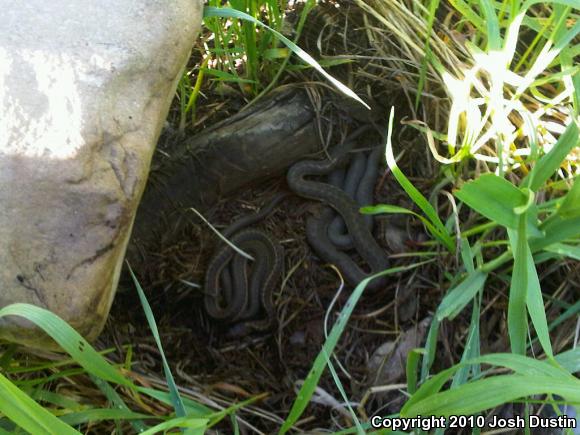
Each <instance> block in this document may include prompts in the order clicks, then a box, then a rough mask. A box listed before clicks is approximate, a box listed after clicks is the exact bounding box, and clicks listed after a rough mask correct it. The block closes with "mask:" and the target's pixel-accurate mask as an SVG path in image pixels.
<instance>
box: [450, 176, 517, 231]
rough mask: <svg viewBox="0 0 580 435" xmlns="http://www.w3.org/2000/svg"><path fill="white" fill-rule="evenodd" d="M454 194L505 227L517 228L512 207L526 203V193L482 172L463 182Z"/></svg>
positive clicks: (499, 178)
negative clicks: (478, 175)
mask: <svg viewBox="0 0 580 435" xmlns="http://www.w3.org/2000/svg"><path fill="white" fill-rule="evenodd" d="M455 196H456V197H457V198H459V199H460V200H461V201H463V202H464V203H465V204H467V205H468V206H469V207H471V208H472V209H473V210H475V211H476V212H478V213H479V214H481V215H483V216H485V217H486V218H488V219H490V220H492V221H494V222H497V223H499V224H500V225H503V226H504V227H507V228H513V229H516V228H518V222H519V216H518V215H517V214H516V213H515V211H514V209H515V208H517V207H521V206H524V205H525V204H527V198H526V195H525V194H524V193H523V192H522V191H521V190H520V189H518V188H517V187H516V186H514V185H513V184H511V183H510V182H509V181H507V180H505V179H503V178H501V177H498V176H497V175H495V174H483V175H481V176H480V177H479V178H477V179H475V180H473V181H469V182H468V183H465V184H464V185H463V186H462V187H461V189H460V190H458V191H457V192H455Z"/></svg>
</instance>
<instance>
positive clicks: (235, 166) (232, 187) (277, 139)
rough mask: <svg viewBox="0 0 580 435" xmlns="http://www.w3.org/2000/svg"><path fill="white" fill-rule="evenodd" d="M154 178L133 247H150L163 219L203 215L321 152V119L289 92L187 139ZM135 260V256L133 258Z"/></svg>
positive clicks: (138, 219)
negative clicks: (193, 210) (191, 211)
mask: <svg viewBox="0 0 580 435" xmlns="http://www.w3.org/2000/svg"><path fill="white" fill-rule="evenodd" d="M175 148H176V152H174V153H172V154H171V155H170V156H167V157H165V159H164V161H162V162H161V165H160V167H159V169H158V170H156V171H154V172H153V173H152V175H151V176H150V178H149V181H148V185H147V188H146V191H145V193H144V195H143V199H142V201H141V204H140V206H139V210H138V212H137V217H136V220H135V224H134V229H133V236H132V244H133V245H134V244H139V245H146V244H147V243H148V241H150V240H151V237H153V234H154V233H155V231H152V230H154V229H155V228H156V227H157V226H158V225H159V222H161V221H162V219H163V216H169V215H171V216H172V217H171V221H172V222H173V221H174V220H177V218H178V216H176V215H175V214H176V213H177V215H179V214H180V213H183V212H184V211H185V210H187V209H188V208H189V207H195V208H196V209H197V210H200V211H203V210H205V209H207V208H208V207H211V206H212V205H213V204H215V202H216V201H217V200H218V199H220V198H223V197H227V196H229V195H232V194H233V193H235V192H236V191H237V190H239V189H241V188H247V187H249V186H251V185H252V184H255V183H257V182H259V181H261V180H264V179H266V178H270V177H276V176H284V175H285V173H286V171H287V169H288V167H289V166H291V165H292V164H293V163H295V162H297V161H299V160H301V159H303V158H304V157H305V156H307V155H309V154H312V153H314V152H316V151H317V150H319V149H320V143H319V137H318V133H317V129H316V121H315V114H314V111H313V110H312V108H311V104H310V102H309V101H308V98H307V96H306V94H305V93H304V92H303V91H296V90H292V91H286V92H283V93H281V94H278V95H276V96H274V97H272V98H271V99H269V100H267V101H264V102H263V103H260V104H257V105H255V106H253V107H251V108H250V109H248V110H245V111H243V112H240V113H238V114H236V115H234V116H233V117H231V118H229V119H226V120H224V121H222V122H220V123H218V124H216V125H215V126H213V127H211V128H209V129H207V130H205V131H203V132H202V133H201V134H199V135H197V136H194V137H191V138H188V139H186V140H185V141H184V142H183V143H182V144H181V145H179V146H177V147H175ZM129 257H130V255H129Z"/></svg>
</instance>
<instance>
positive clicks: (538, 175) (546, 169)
mask: <svg viewBox="0 0 580 435" xmlns="http://www.w3.org/2000/svg"><path fill="white" fill-rule="evenodd" d="M578 146H580V137H579V132H578V126H577V124H576V122H574V121H573V122H571V123H570V124H569V125H568V127H566V130H565V131H564V133H563V134H562V135H561V136H560V137H559V138H558V141H557V142H556V144H555V145H554V147H553V148H552V149H551V150H550V152H549V153H548V154H546V155H544V156H542V158H541V159H540V160H539V161H538V163H537V164H536V166H534V168H533V169H532V171H531V172H530V174H529V175H528V176H527V177H526V178H525V179H524V181H523V185H524V186H527V187H529V188H530V189H531V190H532V191H534V192H536V191H537V190H538V189H540V188H541V187H542V186H543V185H544V184H545V183H546V181H547V180H548V179H549V178H550V177H551V176H552V175H553V174H554V172H556V170H557V169H558V168H559V167H560V165H561V164H562V161H564V159H565V158H566V156H567V155H568V154H569V153H570V151H572V150H573V149H574V148H575V147H578Z"/></svg>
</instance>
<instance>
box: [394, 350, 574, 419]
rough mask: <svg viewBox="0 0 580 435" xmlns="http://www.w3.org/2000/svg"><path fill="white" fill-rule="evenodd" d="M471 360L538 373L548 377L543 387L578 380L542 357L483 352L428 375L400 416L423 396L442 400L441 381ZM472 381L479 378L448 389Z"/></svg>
mask: <svg viewBox="0 0 580 435" xmlns="http://www.w3.org/2000/svg"><path fill="white" fill-rule="evenodd" d="M474 364H491V365H495V366H501V367H506V368H509V369H511V370H513V371H514V372H516V374H517V375H518V376H521V377H524V376H525V377H529V378H537V377H539V376H542V377H544V378H546V379H549V381H547V382H546V385H544V387H545V388H548V387H547V386H548V385H550V384H551V383H552V380H558V381H560V380H561V381H562V382H563V383H571V382H572V383H574V382H578V380H577V379H576V378H574V376H572V375H571V374H570V373H569V372H567V371H566V370H564V369H562V368H559V367H555V366H553V365H552V364H549V363H547V362H546V361H538V360H535V359H533V358H528V357H526V356H524V355H517V354H501V353H500V354H491V355H485V356H482V357H479V358H476V359H474V360H471V361H467V362H464V363H460V364H456V365H455V366H453V367H451V368H449V369H446V370H443V371H442V372H440V373H438V374H436V375H434V376H433V377H431V378H430V379H428V380H427V381H425V382H424V383H423V385H421V387H420V388H419V389H418V390H417V392H416V393H415V394H413V395H412V396H411V398H410V399H409V400H408V401H407V403H405V405H404V406H403V408H402V409H401V416H403V417H408V416H411V415H414V414H415V413H416V412H417V405H418V404H419V403H421V402H424V401H427V400H430V401H431V403H432V406H437V404H438V402H440V401H441V400H445V399H446V397H448V396H443V397H441V394H443V393H441V394H439V393H438V392H439V391H440V390H441V388H443V386H444V385H445V383H446V382H447V380H448V379H449V378H450V377H451V376H453V374H454V373H455V372H457V371H458V370H459V369H461V368H462V367H467V366H469V365H474ZM496 378H497V377H496ZM491 379H494V378H491ZM475 382H479V381H474V382H472V383H470V384H465V385H464V386H462V387H458V388H456V389H453V390H451V391H454V392H456V393H455V394H457V391H460V389H462V388H464V387H466V386H468V385H473V384H474V383H475ZM484 388H485V387H484ZM574 388H576V389H577V388H578V387H577V386H576V387H574ZM499 389H500V390H503V387H501V388H499ZM548 392H549V391H548ZM463 393H464V390H461V392H460V393H459V394H458V396H459V397H461V394H463ZM558 394H559V393H558ZM564 396H565V395H564ZM517 397H521V396H517ZM434 398H435V399H434ZM470 400H471V402H472V403H471V404H469V405H470V406H473V405H475V404H476V402H477V399H476V398H475V399H472V398H470ZM500 403H503V402H500ZM423 405H424V403H423ZM456 410H457V407H455V408H453V407H451V411H456ZM439 411H440V410H437V412H439ZM434 412H435V411H434ZM475 412H478V410H475V411H473V413H475ZM435 413H436V412H435ZM455 413H456V414H459V413H460V412H459V411H457V412H455ZM461 413H463V412H461Z"/></svg>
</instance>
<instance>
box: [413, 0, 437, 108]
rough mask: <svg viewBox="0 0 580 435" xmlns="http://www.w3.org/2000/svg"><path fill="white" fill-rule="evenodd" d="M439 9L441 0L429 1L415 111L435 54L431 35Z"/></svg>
mask: <svg viewBox="0 0 580 435" xmlns="http://www.w3.org/2000/svg"><path fill="white" fill-rule="evenodd" d="M438 8H439V0H430V1H429V16H428V17H427V31H426V35H425V48H424V50H425V56H423V59H421V69H420V70H419V82H418V84H417V94H416V96H415V110H417V108H418V107H419V102H420V101H421V94H422V92H423V88H424V87H425V81H426V78H427V64H428V62H430V61H431V58H432V56H433V53H431V34H432V32H433V22H434V21H435V14H436V12H437V9H438Z"/></svg>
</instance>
